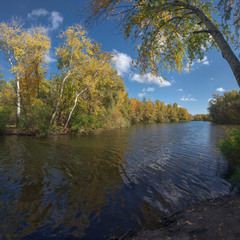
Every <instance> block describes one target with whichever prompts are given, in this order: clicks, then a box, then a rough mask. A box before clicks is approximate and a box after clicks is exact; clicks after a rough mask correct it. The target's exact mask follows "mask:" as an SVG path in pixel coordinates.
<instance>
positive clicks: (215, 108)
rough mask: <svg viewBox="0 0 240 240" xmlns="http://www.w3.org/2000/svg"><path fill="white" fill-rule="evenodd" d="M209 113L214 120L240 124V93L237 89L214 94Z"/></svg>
mask: <svg viewBox="0 0 240 240" xmlns="http://www.w3.org/2000/svg"><path fill="white" fill-rule="evenodd" d="M208 110H209V113H210V116H211V117H212V119H213V121H214V122H216V123H224V124H230V123H231V124H240V93H239V91H237V90H232V91H231V92H225V93H224V94H223V95H219V94H213V98H212V99H211V100H210V101H209V108H208Z"/></svg>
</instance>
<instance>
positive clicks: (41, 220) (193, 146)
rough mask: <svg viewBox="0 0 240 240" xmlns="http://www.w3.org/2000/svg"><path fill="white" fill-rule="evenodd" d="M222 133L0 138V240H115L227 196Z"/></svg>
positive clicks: (185, 129) (192, 128) (144, 131)
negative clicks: (220, 145) (219, 147)
mask: <svg viewBox="0 0 240 240" xmlns="http://www.w3.org/2000/svg"><path fill="white" fill-rule="evenodd" d="M223 135H224V129H223V128H222V127H221V126H218V125H214V124H211V123H207V122H190V123H178V124H153V125H141V126H134V127H131V128H129V129H127V128H125V129H118V130H112V131H106V132H102V133H101V134H99V135H96V136H81V137H77V136H55V137H49V138H47V139H36V138H32V137H17V136H6V137H3V136H2V137H0V181H1V185H0V239H79V238H82V239H111V238H114V237H118V236H121V235H122V234H123V233H125V232H126V231H127V230H128V229H130V228H135V229H138V228H140V227H152V226H154V225H156V224H157V223H158V219H160V217H161V216H165V215H170V214H172V213H173V212H175V211H179V210H181V209H183V208H185V207H186V206H188V205H190V204H192V203H194V202H196V201H199V200H202V199H206V198H210V197H217V196H221V195H223V194H226V193H229V191H230V190H229V189H230V185H229V184H228V183H227V182H226V181H225V180H224V179H222V178H221V173H223V172H224V170H225V168H226V162H225V161H224V159H223V158H222V156H221V155H220V154H218V153H217V150H216V147H215V144H216V141H218V140H219V139H221V138H222V137H223Z"/></svg>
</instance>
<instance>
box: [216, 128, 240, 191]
mask: <svg viewBox="0 0 240 240" xmlns="http://www.w3.org/2000/svg"><path fill="white" fill-rule="evenodd" d="M218 147H219V149H220V151H221V153H222V154H223V155H224V157H225V158H226V159H227V160H228V173H227V179H228V180H229V181H230V182H231V183H232V184H234V185H238V187H239V186H240V130H237V129H234V130H229V131H227V132H226V137H225V139H224V140H222V141H220V142H218Z"/></svg>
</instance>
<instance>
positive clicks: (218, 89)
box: [216, 87, 225, 92]
mask: <svg viewBox="0 0 240 240" xmlns="http://www.w3.org/2000/svg"><path fill="white" fill-rule="evenodd" d="M216 91H218V92H225V89H224V88H222V87H220V88H217V89H216Z"/></svg>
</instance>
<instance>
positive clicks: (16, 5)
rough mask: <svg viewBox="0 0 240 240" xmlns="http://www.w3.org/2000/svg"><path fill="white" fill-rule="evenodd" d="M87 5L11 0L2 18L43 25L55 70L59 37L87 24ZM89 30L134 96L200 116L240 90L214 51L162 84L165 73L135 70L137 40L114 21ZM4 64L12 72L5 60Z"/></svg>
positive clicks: (71, 0) (78, 0)
mask: <svg viewBox="0 0 240 240" xmlns="http://www.w3.org/2000/svg"><path fill="white" fill-rule="evenodd" d="M85 3H86V1H85V0H41V1H34V0H7V1H2V3H1V8H0V20H1V21H10V19H11V17H21V18H22V19H23V20H24V22H25V26H26V27H27V28H30V27H31V26H38V25H41V26H42V27H44V28H45V30H46V32H47V34H48V35H49V37H50V38H51V40H52V48H51V52H50V55H49V57H48V60H49V67H50V71H52V72H54V71H55V69H56V68H55V67H54V66H55V64H56V61H55V60H56V58H55V56H54V48H55V47H56V46H57V36H58V35H59V33H60V32H61V31H62V30H64V29H65V28H66V27H67V26H71V25H73V24H75V23H82V22H81V17H80V12H81V11H82V10H85ZM78 10H79V11H78ZM82 25H83V24H82ZM88 34H89V37H90V38H92V39H94V40H95V41H97V42H98V43H101V45H102V48H103V49H104V50H106V51H110V52H112V53H113V54H114V59H115V61H116V63H115V67H116V69H117V70H118V73H119V74H120V75H121V76H122V78H123V80H124V82H125V85H126V90H127V92H128V94H129V97H130V98H139V99H140V100H142V98H143V97H146V98H147V99H148V98H151V99H152V101H155V100H157V99H159V100H160V101H164V102H165V103H166V104H168V103H174V102H176V103H178V105H180V106H182V107H185V108H187V109H188V111H189V112H190V113H191V114H197V113H207V108H208V100H209V99H210V98H211V97H212V94H213V93H220V94H222V93H223V92H224V91H231V90H232V89H239V88H238V85H237V82H236V80H235V78H234V76H233V74H232V72H231V69H230V67H229V66H228V64H227V62H226V61H225V60H224V59H223V58H222V55H221V53H220V52H217V51H216V50H215V49H214V50H210V51H208V52H206V53H205V55H204V58H203V60H202V61H200V60H198V59H196V61H195V62H194V64H193V67H192V70H191V71H190V72H189V71H188V70H187V69H186V70H184V72H183V73H182V74H178V73H177V71H175V72H171V73H164V76H165V77H166V80H164V81H162V83H161V82H160V79H161V77H159V78H156V77H152V76H151V75H150V74H149V73H146V74H145V75H144V76H140V75H139V72H138V70H137V69H135V70H134V69H133V68H132V64H131V58H136V57H137V56H136V52H134V51H133V49H134V47H135V44H134V42H132V40H124V38H123V34H122V33H121V32H120V29H119V28H117V24H116V23H115V22H114V21H112V20H108V21H102V22H100V23H98V24H97V25H95V26H93V27H91V28H89V29H88ZM1 67H2V68H3V69H4V70H5V71H8V65H7V63H6V62H4V61H3V59H2V60H1ZM186 67H187V63H186Z"/></svg>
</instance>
